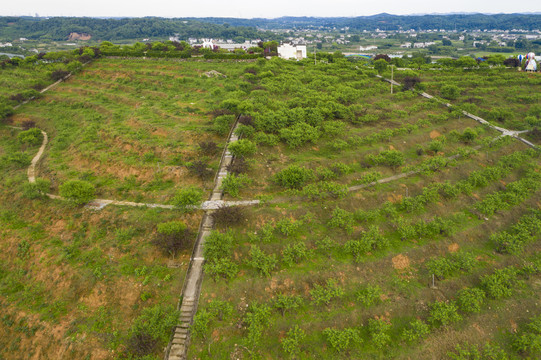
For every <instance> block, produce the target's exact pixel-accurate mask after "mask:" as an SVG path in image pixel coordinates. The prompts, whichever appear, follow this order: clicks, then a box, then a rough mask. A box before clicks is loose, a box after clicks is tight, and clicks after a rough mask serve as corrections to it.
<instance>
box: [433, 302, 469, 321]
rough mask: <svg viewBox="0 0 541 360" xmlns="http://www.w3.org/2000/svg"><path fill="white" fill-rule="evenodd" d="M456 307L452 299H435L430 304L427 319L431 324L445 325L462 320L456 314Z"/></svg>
mask: <svg viewBox="0 0 541 360" xmlns="http://www.w3.org/2000/svg"><path fill="white" fill-rule="evenodd" d="M457 310H458V308H457V306H456V304H455V303H454V302H453V301H448V302H443V301H436V302H434V303H432V304H431V305H430V317H429V319H428V321H429V322H430V323H431V324H432V325H433V326H447V325H449V324H451V323H454V322H458V321H460V320H462V317H461V316H460V315H459V314H458V311H457Z"/></svg>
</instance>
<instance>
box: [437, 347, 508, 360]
mask: <svg viewBox="0 0 541 360" xmlns="http://www.w3.org/2000/svg"><path fill="white" fill-rule="evenodd" d="M455 351H456V352H449V353H447V355H448V356H449V358H450V359H453V360H508V359H509V357H508V356H507V354H506V353H505V351H504V350H502V349H501V348H500V347H499V346H498V345H492V344H490V343H486V344H485V346H484V348H483V350H482V351H480V350H479V348H478V347H477V345H470V344H468V343H466V344H463V345H460V344H457V345H456V346H455Z"/></svg>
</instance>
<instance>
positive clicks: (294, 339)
mask: <svg viewBox="0 0 541 360" xmlns="http://www.w3.org/2000/svg"><path fill="white" fill-rule="evenodd" d="M305 337H306V334H305V333H304V330H302V329H301V328H299V326H298V325H295V326H294V327H292V328H291V329H289V331H288V332H287V334H286V337H285V338H283V339H282V348H283V349H284V351H285V352H286V353H288V354H289V356H291V357H293V356H295V355H296V354H298V353H299V352H300V351H301V349H300V346H301V343H302V341H303V340H304V338H305Z"/></svg>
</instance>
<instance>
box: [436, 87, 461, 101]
mask: <svg viewBox="0 0 541 360" xmlns="http://www.w3.org/2000/svg"><path fill="white" fill-rule="evenodd" d="M440 93H441V96H442V97H443V98H445V99H448V100H454V99H456V98H458V96H459V95H460V89H459V88H458V87H457V86H456V85H443V86H442V87H441V90H440Z"/></svg>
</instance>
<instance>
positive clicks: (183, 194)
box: [171, 186, 203, 211]
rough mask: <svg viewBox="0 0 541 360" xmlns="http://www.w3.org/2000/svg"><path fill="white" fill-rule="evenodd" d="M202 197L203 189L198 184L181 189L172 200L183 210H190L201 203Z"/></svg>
mask: <svg viewBox="0 0 541 360" xmlns="http://www.w3.org/2000/svg"><path fill="white" fill-rule="evenodd" d="M202 199H203V190H201V189H200V188H198V187H196V186H188V187H185V188H182V189H180V190H179V191H178V192H177V195H175V197H174V198H173V200H172V201H171V202H172V204H173V205H175V206H176V207H178V208H179V209H181V210H182V211H188V210H189V209H191V208H192V207H194V206H197V205H199V204H200V203H201V201H202Z"/></svg>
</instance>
